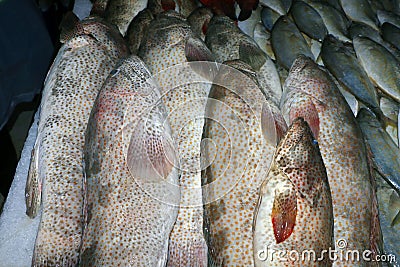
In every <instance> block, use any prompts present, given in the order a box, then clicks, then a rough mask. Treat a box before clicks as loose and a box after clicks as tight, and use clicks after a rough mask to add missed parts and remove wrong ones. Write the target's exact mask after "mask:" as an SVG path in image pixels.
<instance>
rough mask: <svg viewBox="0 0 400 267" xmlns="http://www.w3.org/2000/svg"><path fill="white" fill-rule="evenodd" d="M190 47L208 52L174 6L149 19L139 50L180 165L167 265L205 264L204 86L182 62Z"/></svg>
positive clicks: (206, 85)
mask: <svg viewBox="0 0 400 267" xmlns="http://www.w3.org/2000/svg"><path fill="white" fill-rule="evenodd" d="M195 50H197V51H198V52H195V53H194V54H200V55H202V54H203V53H205V54H207V53H208V54H211V52H210V51H209V50H208V48H207V47H206V45H205V44H204V43H203V42H202V41H201V40H200V38H199V37H198V36H197V35H196V34H195V33H193V32H192V30H191V28H190V26H189V24H188V23H187V22H186V20H185V18H184V17H183V16H182V15H181V14H179V13H176V12H174V11H169V12H165V13H162V14H161V15H159V16H158V17H157V18H156V19H155V20H153V22H152V23H151V24H150V26H149V30H148V34H147V35H146V38H145V39H144V41H143V43H142V45H141V47H140V49H139V56H140V57H141V58H143V61H144V62H145V63H146V64H147V66H148V67H149V69H150V71H151V72H152V73H153V75H154V77H155V78H156V79H157V82H158V83H159V84H160V87H161V92H162V94H163V101H164V103H165V106H166V109H167V111H168V114H169V118H170V122H171V128H172V133H173V136H174V138H175V140H176V142H177V146H178V150H179V155H180V163H181V170H182V174H181V177H180V186H181V196H182V198H181V203H180V209H179V212H178V217H177V220H176V223H175V225H174V228H173V230H172V232H171V236H170V244H169V259H168V265H167V266H185V267H186V266H206V265H207V245H206V243H205V240H204V236H203V207H202V191H201V181H200V180H201V173H200V169H201V164H200V163H201V159H200V142H201V134H202V131H203V124H204V119H203V116H204V109H205V103H206V97H207V95H208V92H209V90H210V85H209V84H204V83H198V84H194V83H191V82H192V81H190V79H191V78H190V77H192V78H193V80H194V79H198V78H196V75H195V74H194V73H193V71H191V70H190V68H188V67H185V66H186V65H185V64H187V62H188V58H187V54H186V52H187V51H195ZM206 59H207V57H205V58H204V59H203V60H206ZM182 64H183V65H182ZM173 66H174V67H173ZM170 67H173V68H170ZM168 68H170V69H168ZM188 78H189V81H188V82H187V83H186V82H185V81H187V80H186V79H188ZM178 85H179V86H178Z"/></svg>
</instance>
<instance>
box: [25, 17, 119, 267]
mask: <svg viewBox="0 0 400 267" xmlns="http://www.w3.org/2000/svg"><path fill="white" fill-rule="evenodd" d="M81 26H82V27H83V30H84V31H86V33H83V35H79V36H76V37H73V38H72V39H70V40H68V41H66V43H65V44H64V45H63V46H62V47H61V49H60V51H59V52H58V55H57V57H56V59H55V61H54V63H53V65H52V67H51V69H50V71H49V73H48V75H47V78H46V82H45V86H44V91H43V97H42V104H41V111H40V121H39V132H38V137H37V140H36V144H35V148H34V151H33V160H32V162H31V166H30V171H29V177H28V181H27V188H26V201H27V214H28V215H29V216H30V217H35V216H36V214H37V210H38V209H39V205H40V197H41V201H42V203H43V211H42V216H41V221H40V226H39V232H38V235H37V238H36V243H35V249H34V254H33V260H32V266H75V264H76V263H77V261H78V255H79V246H80V242H81V235H82V223H83V217H82V206H83V193H84V191H83V190H84V189H83V187H82V184H83V180H84V176H83V165H82V161H83V151H82V150H83V146H84V131H85V129H86V125H87V121H88V119H89V114H90V110H91V108H92V105H93V103H94V101H95V98H96V95H97V93H98V91H99V90H100V88H101V85H102V84H103V82H104V80H105V79H106V77H107V75H108V73H109V72H110V71H111V70H112V68H113V67H114V65H115V64H116V62H117V60H118V57H121V56H123V55H125V53H126V51H127V47H126V46H125V44H124V43H118V40H115V39H113V37H112V36H113V33H112V31H115V34H119V33H118V32H117V30H116V29H114V28H108V27H107V26H106V25H104V24H102V23H101V22H100V21H99V20H97V19H94V18H90V19H88V20H85V21H83V22H82V24H81ZM79 34H82V32H81V33H79ZM89 34H90V35H89ZM103 35H107V36H109V37H108V38H109V39H113V40H109V41H108V42H105V40H103V39H102V38H101V36H103ZM120 38H121V40H122V37H120ZM40 193H41V195H40Z"/></svg>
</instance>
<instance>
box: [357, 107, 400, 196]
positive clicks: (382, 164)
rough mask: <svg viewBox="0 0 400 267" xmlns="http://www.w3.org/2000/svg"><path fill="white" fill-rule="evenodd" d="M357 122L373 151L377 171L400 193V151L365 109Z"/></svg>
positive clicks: (359, 114) (360, 113)
mask: <svg viewBox="0 0 400 267" xmlns="http://www.w3.org/2000/svg"><path fill="white" fill-rule="evenodd" d="M357 122H358V124H359V125H360V128H361V130H362V132H363V135H364V138H365V140H366V142H367V143H368V146H369V148H370V149H371V154H372V157H371V158H372V161H373V163H374V167H375V169H376V170H377V171H378V172H379V174H380V175H382V177H383V178H384V179H385V180H386V181H387V182H388V183H389V184H390V185H391V186H392V188H393V189H395V190H396V191H397V193H400V149H399V147H398V146H397V145H396V144H395V143H394V142H393V140H392V138H391V137H390V136H389V134H388V133H387V132H386V131H385V130H384V129H383V128H382V126H381V124H380V122H379V121H378V120H377V118H376V117H375V116H374V115H373V114H371V112H370V111H368V110H367V109H365V108H363V109H361V110H360V112H359V113H358V115H357Z"/></svg>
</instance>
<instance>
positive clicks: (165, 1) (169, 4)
mask: <svg viewBox="0 0 400 267" xmlns="http://www.w3.org/2000/svg"><path fill="white" fill-rule="evenodd" d="M161 7H162V9H163V10H164V11H168V10H175V8H176V4H175V1H174V0H161Z"/></svg>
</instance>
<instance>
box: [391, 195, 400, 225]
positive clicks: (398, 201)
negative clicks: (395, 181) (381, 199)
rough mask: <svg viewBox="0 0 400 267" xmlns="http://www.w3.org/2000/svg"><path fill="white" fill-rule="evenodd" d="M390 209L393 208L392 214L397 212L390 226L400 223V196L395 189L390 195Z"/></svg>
mask: <svg viewBox="0 0 400 267" xmlns="http://www.w3.org/2000/svg"><path fill="white" fill-rule="evenodd" d="M389 209H392V210H393V211H392V212H391V213H392V214H396V215H395V216H393V219H392V221H391V223H390V226H392V227H393V226H395V225H397V224H399V223H400V197H399V195H398V194H397V192H396V191H393V192H392V194H391V195H390V199H389Z"/></svg>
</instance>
